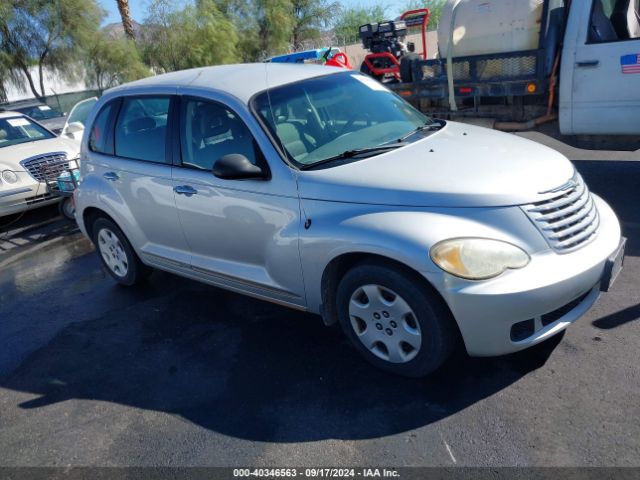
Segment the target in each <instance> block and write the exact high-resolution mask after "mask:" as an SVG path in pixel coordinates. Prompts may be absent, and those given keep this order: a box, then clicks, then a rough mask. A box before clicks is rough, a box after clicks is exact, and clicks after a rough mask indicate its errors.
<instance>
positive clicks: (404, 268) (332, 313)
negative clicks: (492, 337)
mask: <svg viewBox="0 0 640 480" xmlns="http://www.w3.org/2000/svg"><path fill="white" fill-rule="evenodd" d="M364 262H371V263H378V264H381V265H384V266H388V267H391V268H394V269H397V270H400V271H401V272H403V273H404V274H405V275H407V276H409V277H411V278H412V279H414V280H415V281H416V283H417V284H419V285H421V286H422V287H423V288H425V289H427V290H429V292H430V293H431V294H432V295H434V296H435V297H436V298H437V299H438V300H439V301H441V302H442V305H443V306H444V307H446V309H447V311H448V312H449V314H450V315H451V319H452V320H453V323H454V324H455V326H456V330H457V331H458V332H459V328H458V325H457V322H456V321H455V319H454V317H453V314H452V313H451V310H450V309H449V306H448V304H447V302H446V301H445V300H444V298H443V297H442V295H440V292H438V290H437V289H436V288H435V287H434V286H433V285H432V284H431V282H429V280H428V279H426V278H425V277H424V276H423V275H421V274H420V273H419V272H418V271H417V270H415V269H414V268H412V267H411V266H409V265H407V264H406V263H403V262H401V261H399V260H396V259H393V258H391V257H387V256H384V255H380V254H376V253H370V252H349V253H343V254H341V255H338V256H336V257H334V258H333V259H331V261H329V263H328V264H327V265H326V267H325V268H324V271H323V272H322V278H321V281H320V285H321V297H322V307H321V314H322V319H323V321H324V323H325V325H333V324H335V323H337V321H338V315H337V312H336V305H335V304H336V294H337V290H338V284H339V283H340V280H341V279H342V277H343V276H344V275H345V274H346V273H347V272H348V271H349V270H351V269H352V268H354V267H355V266H357V265H358V264H361V263H364Z"/></svg>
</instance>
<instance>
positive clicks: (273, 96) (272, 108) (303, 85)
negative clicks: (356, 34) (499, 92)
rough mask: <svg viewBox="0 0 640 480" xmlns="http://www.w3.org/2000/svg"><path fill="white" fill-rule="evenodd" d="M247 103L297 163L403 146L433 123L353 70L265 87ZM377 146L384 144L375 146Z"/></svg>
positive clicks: (306, 164) (308, 164) (305, 165)
mask: <svg viewBox="0 0 640 480" xmlns="http://www.w3.org/2000/svg"><path fill="white" fill-rule="evenodd" d="M253 107H254V109H255V111H256V112H257V113H258V115H260V117H261V118H262V119H263V120H264V122H265V123H266V124H267V125H268V127H269V129H270V130H271V131H272V133H273V134H274V135H275V136H276V137H277V140H278V142H279V143H280V145H281V146H282V147H283V148H284V150H286V152H287V154H288V155H289V157H290V158H291V159H292V160H293V161H294V162H295V163H296V164H298V166H300V167H301V168H309V167H313V166H314V165H315V164H321V163H326V162H327V161H332V160H340V159H346V158H355V157H356V156H359V157H364V156H372V155H379V154H381V153H384V152H385V151H389V150H390V149H391V147H392V146H393V145H394V144H396V145H397V146H398V147H400V146H402V145H405V144H406V143H407V142H408V141H409V140H410V138H413V137H414V136H413V135H412V133H416V134H417V133H418V132H421V131H425V132H426V131H427V130H428V128H426V127H428V126H431V125H434V126H436V125H438V124H436V123H435V122H433V121H432V120H431V119H429V118H428V117H426V116H425V115H423V114H422V113H420V112H419V111H417V110H416V109H415V108H413V107H412V106H411V105H409V104H408V103H407V102H405V101H404V100H402V99H401V98H400V97H398V96H397V95H395V94H394V93H392V92H391V91H389V90H387V89H386V88H385V87H383V86H382V85H381V84H379V83H378V82H376V81H375V80H373V79H372V78H370V77H366V76H364V75H360V74H358V73H354V72H349V73H341V74H333V75H327V76H324V77H318V78H312V79H309V80H303V81H301V82H297V83H293V84H289V85H284V86H282V87H278V88H274V89H271V90H269V91H267V92H263V93H261V94H260V95H258V96H257V97H256V99H255V100H254V104H253ZM423 127H425V128H423ZM416 136H417V135H416ZM418 138H419V137H418ZM383 145H387V146H389V147H390V148H378V147H381V146H383Z"/></svg>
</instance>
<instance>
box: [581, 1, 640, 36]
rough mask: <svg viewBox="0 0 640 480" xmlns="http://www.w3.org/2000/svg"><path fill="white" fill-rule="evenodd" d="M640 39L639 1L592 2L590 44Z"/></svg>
mask: <svg viewBox="0 0 640 480" xmlns="http://www.w3.org/2000/svg"><path fill="white" fill-rule="evenodd" d="M633 39H640V0H594V1H593V8H592V11H591V21H590V25H589V42H590V43H607V42H620V41H624V40H633Z"/></svg>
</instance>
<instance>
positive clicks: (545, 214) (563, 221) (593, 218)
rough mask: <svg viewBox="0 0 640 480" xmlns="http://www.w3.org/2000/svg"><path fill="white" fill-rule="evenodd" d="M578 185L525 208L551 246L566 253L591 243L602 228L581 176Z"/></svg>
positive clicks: (596, 210)
mask: <svg viewBox="0 0 640 480" xmlns="http://www.w3.org/2000/svg"><path fill="white" fill-rule="evenodd" d="M575 183H576V185H575V186H573V187H571V188H567V189H566V190H564V191H560V192H558V193H557V194H556V195H555V196H553V197H551V198H548V199H545V200H542V201H539V202H535V203H533V204H530V205H524V206H523V207H522V209H523V210H524V212H525V213H526V214H527V216H528V217H529V219H530V220H531V221H532V222H533V224H534V225H535V226H536V227H537V228H538V230H539V231H540V233H542V235H543V236H544V237H545V239H546V240H547V243H548V244H549V246H551V247H552V248H553V249H554V250H556V251H559V252H563V253H565V252H570V251H573V250H575V249H577V248H580V247H581V246H583V245H585V244H586V243H588V242H589V241H591V240H592V239H593V238H595V236H596V235H597V234H598V229H599V227H600V216H599V214H598V209H597V208H596V204H595V202H594V201H593V197H592V196H591V193H590V192H589V189H588V188H587V185H586V184H585V183H584V180H583V179H582V177H581V176H580V175H578V174H576V177H575Z"/></svg>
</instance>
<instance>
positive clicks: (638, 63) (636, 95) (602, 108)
mask: <svg viewBox="0 0 640 480" xmlns="http://www.w3.org/2000/svg"><path fill="white" fill-rule="evenodd" d="M639 6H640V0H617V1H616V0H593V1H591V2H573V3H572V5H571V8H570V11H569V17H568V21H567V28H566V33H565V37H564V38H565V41H564V47H563V52H562V64H561V65H562V67H561V73H560V78H561V81H560V108H559V115H560V130H561V132H562V133H563V134H612V135H625V134H638V133H640V122H639V121H638V120H639V119H640V15H639V14H638V12H639V10H640V8H639Z"/></svg>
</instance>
